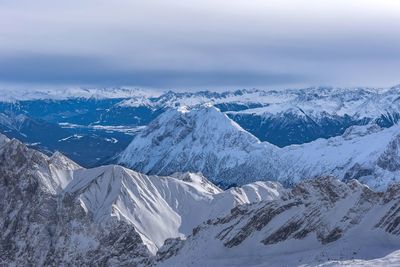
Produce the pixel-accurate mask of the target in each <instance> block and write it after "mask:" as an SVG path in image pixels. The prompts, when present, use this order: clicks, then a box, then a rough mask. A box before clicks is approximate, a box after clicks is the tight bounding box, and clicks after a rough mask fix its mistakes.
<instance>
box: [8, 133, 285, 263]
mask: <svg viewBox="0 0 400 267" xmlns="http://www.w3.org/2000/svg"><path fill="white" fill-rule="evenodd" d="M0 137H1V138H0V193H1V195H2V196H3V199H2V201H1V202H0V215H1V216H0V219H1V222H0V227H1V229H0V231H1V232H2V233H3V234H2V236H1V239H0V250H1V251H2V255H1V258H0V259H1V263H2V264H6V265H28V264H33V265H41V266H42V265H46V266H53V265H65V264H67V263H68V264H74V265H93V264H99V265H107V266H110V265H124V264H128V265H132V266H136V265H138V264H139V265H145V266H147V265H148V264H149V261H150V260H152V257H153V256H152V255H154V254H155V253H156V251H157V250H158V249H159V248H160V247H161V246H162V245H163V242H164V240H165V239H167V238H173V237H184V236H186V235H188V234H189V233H191V232H192V229H193V228H194V227H196V226H197V225H198V224H200V223H201V222H203V221H205V220H208V219H211V218H215V217H217V216H219V215H222V214H224V213H226V212H228V211H229V210H230V209H231V208H233V207H235V206H237V205H240V204H246V203H251V202H254V201H260V200H263V199H265V200H270V199H274V198H275V197H277V196H278V195H279V194H280V193H284V191H285V190H284V189H283V188H282V187H280V186H279V185H277V184H273V183H261V182H260V183H255V184H251V185H247V186H244V187H242V188H237V189H235V190H233V189H232V190H229V191H222V190H221V189H219V188H218V187H216V186H214V185H213V184H211V183H210V182H209V181H208V180H207V179H206V178H204V177H203V176H201V175H197V174H189V173H185V174H175V175H174V177H157V176H146V175H143V174H139V173H137V172H134V171H131V170H129V169H126V168H123V167H121V166H116V165H109V166H103V167H98V168H94V169H84V168H82V167H80V166H78V165H77V164H75V163H74V162H72V161H71V160H69V159H68V158H66V157H64V156H63V155H61V154H60V153H56V154H54V155H53V156H52V157H47V156H46V155H44V154H42V153H40V152H38V151H35V150H33V149H29V148H27V147H26V146H25V145H24V144H22V143H20V142H19V141H17V140H15V139H14V140H9V139H7V138H6V137H4V136H1V135H0Z"/></svg>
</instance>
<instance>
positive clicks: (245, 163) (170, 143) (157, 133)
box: [118, 105, 279, 185]
mask: <svg viewBox="0 0 400 267" xmlns="http://www.w3.org/2000/svg"><path fill="white" fill-rule="evenodd" d="M277 150H278V148H277V147H275V146H274V145H271V144H268V143H261V142H260V141H259V140H258V139H257V138H256V137H254V136H253V135H251V134H250V133H248V132H246V131H245V130H243V129H242V128H241V127H240V126H239V125H238V124H236V123H235V122H234V121H232V120H231V119H229V118H228V117H227V116H226V115H225V114H223V113H221V112H220V111H219V110H217V109H216V108H215V107H213V106H209V105H205V106H202V107H200V108H195V109H187V108H185V107H181V108H179V109H177V110H169V111H166V112H165V113H163V114H162V115H160V116H159V117H158V118H157V119H155V120H154V121H153V122H151V123H150V124H149V126H148V127H146V128H145V129H143V130H142V131H140V132H139V133H138V134H137V135H136V136H135V137H134V139H133V141H132V142H131V144H130V145H129V146H128V147H127V148H126V150H125V151H124V152H123V153H122V154H121V155H120V157H119V159H118V162H119V163H121V164H124V165H126V166H129V167H130V168H133V169H135V170H138V171H140V172H144V173H150V174H157V175H169V174H171V173H174V172H177V171H196V172H202V173H203V174H204V175H205V176H206V177H209V178H211V179H212V180H213V181H214V182H217V183H220V184H224V183H227V184H226V185H230V184H233V183H238V184H239V183H240V184H245V183H246V181H249V180H253V181H255V180H274V177H275V176H276V173H277V172H278V171H279V170H278V169H276V168H277V167H278V164H279V162H278V160H279V155H278V154H277V153H276V151H277Z"/></svg>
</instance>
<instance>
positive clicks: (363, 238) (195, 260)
mask: <svg viewBox="0 0 400 267" xmlns="http://www.w3.org/2000/svg"><path fill="white" fill-rule="evenodd" d="M399 207H400V187H399V186H398V185H395V186H392V187H390V188H388V189H387V191H386V192H374V191H372V190H371V189H369V188H368V187H366V186H364V185H362V184H360V183H359V182H357V181H355V180H352V181H350V182H348V183H343V182H340V181H338V180H336V179H334V178H330V177H327V178H321V179H318V180H312V181H307V182H303V183H301V184H299V185H297V186H295V187H294V188H293V189H292V190H291V191H290V193H289V194H287V195H282V196H281V197H280V198H279V199H276V200H273V201H270V202H258V203H254V204H250V205H242V206H238V207H236V208H234V209H232V210H231V212H230V214H228V215H226V216H223V217H220V218H217V219H213V220H209V221H207V222H205V223H204V224H202V225H200V226H199V227H197V228H196V229H195V230H194V231H193V234H192V235H191V236H190V237H188V238H187V240H185V241H183V240H170V241H168V242H166V245H165V247H163V248H162V249H161V250H160V251H159V253H158V264H159V265H161V266H240V264H245V265H246V266H282V265H285V266H286V265H287V266H297V265H301V264H305V265H307V266H308V264H309V265H313V266H314V265H317V264H318V263H322V262H326V261H328V260H350V259H354V258H359V259H374V258H376V257H383V256H386V255H387V254H388V253H390V252H392V251H395V250H397V249H399V247H400V214H399V212H398V211H399Z"/></svg>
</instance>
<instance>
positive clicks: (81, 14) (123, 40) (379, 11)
mask: <svg viewBox="0 0 400 267" xmlns="http://www.w3.org/2000/svg"><path fill="white" fill-rule="evenodd" d="M0 83H2V84H25V85H26V84H28V85H29V84H32V85H50V86H59V85H62V86H64V85H96V86H120V85H130V86H138V87H151V88H162V89H170V88H171V89H174V88H184V89H192V88H195V89H198V88H203V89H210V88H217V87H220V88H225V87H226V88H244V87H258V88H271V87H272V88H273V87H295V86H308V85H333V86H380V87H384V86H391V85H395V84H398V83H400V1H398V0H202V1H200V0H199V1H197V0H182V1H178V0H172V1H167V0H160V1H153V0H145V1H143V0H142V1H136V0H113V1H109V0H108V1H101V0H97V1H87V0H68V1H54V0H44V1H42V0H35V1H32V0H19V1H14V0H10V1H3V0H0Z"/></svg>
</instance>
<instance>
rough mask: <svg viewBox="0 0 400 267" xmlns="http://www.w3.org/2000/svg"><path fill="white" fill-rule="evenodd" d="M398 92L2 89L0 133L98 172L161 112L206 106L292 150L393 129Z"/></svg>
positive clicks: (398, 106) (398, 108)
mask: <svg viewBox="0 0 400 267" xmlns="http://www.w3.org/2000/svg"><path fill="white" fill-rule="evenodd" d="M399 91H400V86H394V87H392V88H383V89H375V88H349V89H346V88H331V87H313V88H305V89H290V90H279V91H274V90H258V89H251V90H236V91H227V92H211V91H200V92H172V91H169V92H165V93H160V92H153V91H143V90H138V89H129V88H128V89H126V88H100V89H90V88H89V89H81V88H73V89H68V90H66V89H65V90H28V89H27V90H22V91H12V90H9V91H7V90H5V91H4V92H5V93H4V94H2V98H1V99H0V100H1V102H0V132H1V133H3V134H6V135H8V136H9V137H15V138H18V139H20V140H22V141H24V142H25V143H27V144H28V145H30V146H31V147H34V148H36V149H39V150H40V151H42V152H45V153H47V154H51V153H53V152H55V151H61V152H63V153H64V154H65V155H67V156H69V157H70V158H72V159H73V160H75V161H77V162H78V163H79V164H81V165H82V166H85V167H93V166H99V165H101V164H103V163H107V162H114V161H113V159H114V158H115V157H116V156H117V155H119V154H120V153H121V152H122V151H123V150H124V149H126V147H127V146H128V145H129V143H130V142H131V141H132V139H134V137H135V136H136V135H137V133H138V131H139V130H141V129H143V127H145V126H148V125H149V124H150V123H151V122H152V121H154V120H155V118H157V117H158V116H159V115H161V114H163V113H164V112H169V111H170V110H174V109H178V108H184V107H188V108H189V109H193V108H198V107H200V106H202V105H204V104H207V105H211V106H214V107H216V108H218V109H219V110H220V111H221V112H222V113H224V114H226V115H227V116H228V117H229V118H230V119H232V120H233V121H234V122H236V123H237V124H238V125H239V126H240V127H241V128H242V129H243V130H245V131H246V132H248V133H250V134H252V135H253V137H256V138H257V139H258V140H260V141H262V142H268V143H270V144H272V145H275V146H277V147H288V146H291V145H293V144H305V143H310V142H313V141H316V140H317V139H318V138H324V139H327V138H331V137H338V136H341V135H343V134H344V133H345V132H346V130H348V129H350V128H351V127H352V126H363V125H378V126H379V127H382V128H389V127H391V126H393V125H396V124H397V122H398V120H399V118H400V98H399ZM367 128H368V127H367ZM244 135H245V134H244ZM253 137H252V138H253ZM252 138H250V139H252ZM243 142H246V141H243ZM265 144H266V143H265ZM218 145H220V144H218ZM125 154H126V153H125ZM315 155H318V153H316V154H315ZM155 160H158V161H159V160H160V158H156V159H155ZM269 162H271V160H270V161H269ZM271 163H272V162H271ZM128 164H130V163H128ZM133 164H136V163H135V162H132V163H131V166H133ZM254 164H257V163H254ZM342 165H343V164H342ZM268 166H270V167H271V168H273V166H275V165H274V164H270V165H268ZM139 169H140V168H139ZM196 169H199V168H196ZM258 169H260V168H255V170H258ZM257 172H258V171H256V173H255V174H257ZM366 172H370V171H366ZM225 173H226V175H228V174H229V173H228V172H225ZM295 173H297V171H296V172H295ZM266 176H274V179H278V178H279V177H276V172H274V171H273V170H271V171H270V172H268V171H264V174H262V175H261V176H260V177H266ZM297 176H298V175H297ZM210 177H216V175H214V174H211V175H210ZM252 177H254V176H252ZM297 178H298V177H293V179H292V180H293V181H295V180H297ZM254 179H256V178H254ZM270 179H272V178H270ZM233 180H234V179H233ZM237 182H239V183H242V182H240V181H237ZM234 183H236V181H235V182H234Z"/></svg>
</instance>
